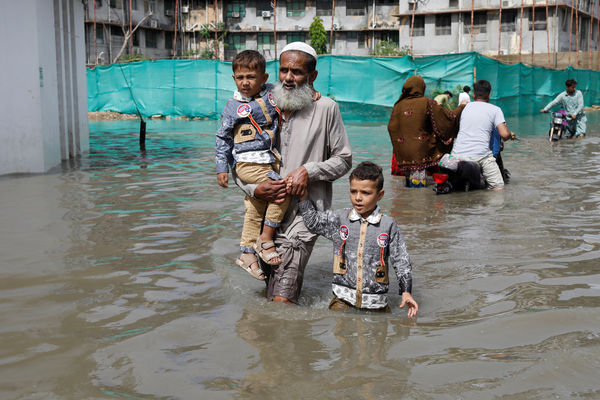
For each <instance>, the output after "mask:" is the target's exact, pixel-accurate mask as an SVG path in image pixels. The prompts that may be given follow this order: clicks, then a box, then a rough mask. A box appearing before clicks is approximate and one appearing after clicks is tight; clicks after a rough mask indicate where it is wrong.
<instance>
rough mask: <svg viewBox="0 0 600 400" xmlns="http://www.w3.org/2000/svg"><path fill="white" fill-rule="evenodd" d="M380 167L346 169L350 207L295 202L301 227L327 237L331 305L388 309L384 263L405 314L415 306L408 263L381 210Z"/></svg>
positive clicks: (396, 233)
mask: <svg viewBox="0 0 600 400" xmlns="http://www.w3.org/2000/svg"><path fill="white" fill-rule="evenodd" d="M383 193H384V190H383V174H382V171H381V167H379V166H378V165H377V164H374V163H372V162H369V161H365V162H362V163H360V164H359V165H358V166H357V167H356V168H355V169H354V171H352V173H351V174H350V201H351V202H352V206H353V208H351V209H349V208H345V209H340V210H335V211H333V210H326V211H317V210H316V209H315V207H314V205H313V203H312V202H311V201H310V200H308V199H307V198H306V196H304V198H302V199H301V200H302V201H301V203H300V204H299V209H300V212H301V213H302V217H303V218H304V223H305V225H306V227H307V228H308V229H309V230H310V231H311V232H313V233H317V234H319V235H322V236H324V237H326V238H328V239H329V240H331V241H333V273H334V275H333V283H332V289H333V294H334V297H333V300H331V303H330V304H329V308H330V309H332V310H340V311H341V310H345V309H348V308H359V309H368V310H376V311H389V305H388V299H387V292H388V288H389V275H388V273H389V264H391V266H392V267H393V268H394V271H395V272H396V277H397V278H398V283H399V285H400V294H401V295H402V301H401V303H400V305H399V307H400V308H403V307H404V306H405V305H407V306H408V316H409V317H414V316H416V315H417V312H418V310H419V306H418V304H417V302H416V301H415V300H414V299H413V297H412V295H411V293H410V292H411V289H412V266H411V263H410V258H409V256H408V252H407V251H406V244H405V243H404V239H403V238H402V234H401V233H400V229H399V227H398V224H397V223H396V221H395V220H394V218H392V217H389V216H387V215H384V214H382V213H381V211H380V209H379V206H378V205H377V203H378V201H379V200H381V198H382V197H383Z"/></svg>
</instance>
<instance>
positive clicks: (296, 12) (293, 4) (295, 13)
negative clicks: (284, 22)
mask: <svg viewBox="0 0 600 400" xmlns="http://www.w3.org/2000/svg"><path fill="white" fill-rule="evenodd" d="M286 8H287V16H288V17H304V11H305V10H306V1H304V0H287V2H286Z"/></svg>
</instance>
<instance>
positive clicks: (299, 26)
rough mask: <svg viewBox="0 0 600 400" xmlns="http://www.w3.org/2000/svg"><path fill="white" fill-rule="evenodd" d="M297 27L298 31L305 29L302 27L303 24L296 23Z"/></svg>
mask: <svg viewBox="0 0 600 400" xmlns="http://www.w3.org/2000/svg"><path fill="white" fill-rule="evenodd" d="M295 28H296V30H297V31H301V30H302V29H304V28H303V27H302V25H296V26H295Z"/></svg>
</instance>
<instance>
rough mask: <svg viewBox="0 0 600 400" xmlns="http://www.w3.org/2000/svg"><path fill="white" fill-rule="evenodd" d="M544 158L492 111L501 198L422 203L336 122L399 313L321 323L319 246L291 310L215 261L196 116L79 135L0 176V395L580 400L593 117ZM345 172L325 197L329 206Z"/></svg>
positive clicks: (599, 260)
mask: <svg viewBox="0 0 600 400" xmlns="http://www.w3.org/2000/svg"><path fill="white" fill-rule="evenodd" d="M588 118H589V125H588V136H587V138H586V139H584V140H577V141H576V140H572V141H563V142H560V143H554V144H550V143H549V142H548V141H547V140H546V136H545V132H546V130H547V126H548V120H549V117H548V116H547V115H541V116H535V117H523V118H521V119H513V120H510V119H509V127H510V128H511V129H512V130H514V131H516V132H517V134H518V135H519V136H520V140H518V141H514V142H509V143H507V144H506V147H505V151H504V153H503V154H504V155H503V158H504V162H505V166H506V167H507V168H508V169H509V170H510V172H511V173H512V176H513V179H512V181H511V183H510V184H509V185H507V186H506V189H505V190H504V191H502V192H486V191H479V192H470V193H453V194H450V195H446V196H436V194H435V193H434V192H433V191H432V190H431V187H428V188H425V189H408V188H405V187H404V186H403V181H402V180H401V179H399V178H396V177H391V176H390V174H389V159H390V155H391V147H390V145H389V138H388V135H387V131H386V122H371V123H354V122H348V123H347V124H346V125H347V129H348V131H349V135H350V141H351V144H352V146H353V150H354V165H356V164H357V163H358V162H360V161H364V160H368V159H370V160H374V161H376V162H378V163H381V164H382V165H383V166H384V167H385V178H386V182H385V190H386V192H385V196H384V198H383V200H382V202H381V206H382V208H383V210H384V211H385V212H387V213H388V214H391V215H392V216H394V217H395V218H396V220H397V221H398V223H399V224H400V226H401V228H402V231H403V233H404V236H405V239H406V242H407V246H408V249H409V252H410V255H411V258H412V262H413V268H414V269H413V274H414V290H413V295H414V297H415V298H416V300H417V301H418V302H419V304H420V311H419V315H418V318H417V319H416V320H411V319H408V318H407V317H406V311H405V310H399V309H398V308H397V307H396V306H397V305H398V303H399V297H398V295H397V289H396V287H397V286H396V285H397V284H396V282H395V280H394V281H393V282H392V286H391V287H392V291H391V293H390V298H391V303H392V306H393V308H394V309H393V310H392V312H391V313H389V314H374V313H368V312H364V313H362V312H350V313H337V312H332V311H329V310H328V309H327V305H328V302H329V300H330V298H331V287H330V278H331V259H330V251H331V250H330V243H329V242H328V241H326V240H325V239H319V241H318V242H317V246H316V248H315V251H314V253H313V256H312V257H311V259H310V261H309V264H308V267H307V271H306V276H305V284H304V289H303V292H302V293H303V294H302V296H301V299H300V302H301V305H300V306H298V307H295V306H291V307H290V306H284V305H280V304H273V303H270V302H267V301H266V299H265V291H264V284H263V283H262V282H259V281H257V280H254V279H253V278H252V277H250V275H248V274H247V273H246V272H244V271H242V270H241V269H240V268H239V267H237V266H235V264H234V260H235V257H236V256H237V253H238V243H239V234H240V231H241V224H242V218H243V211H244V210H243V202H242V199H243V197H242V194H241V192H240V191H239V190H238V189H237V188H235V187H230V188H229V189H222V188H220V187H219V186H218V185H217V183H216V177H215V174H214V172H213V171H214V165H213V154H214V150H213V146H214V131H215V129H216V127H217V122H215V121H197V122H196V121H194V122H187V121H186V122H184V121H149V122H148V132H149V133H148V142H147V154H146V156H145V157H141V156H140V154H139V152H138V150H137V149H138V145H137V140H138V138H137V131H138V122H137V121H132V122H124V121H116V122H90V131H91V138H90V141H91V151H90V154H89V156H86V157H84V158H83V159H82V160H81V162H80V163H79V164H78V165H71V166H65V168H64V170H63V171H62V172H59V173H54V174H44V175H34V176H17V177H3V178H1V179H0V239H1V240H0V266H1V268H0V318H1V321H2V322H1V325H0V398H2V399H107V398H118V399H121V398H122V399H251V400H253V399H280V398H281V399H420V400H422V399H527V400H531V399H550V398H553V399H554V398H555V399H598V398H600V380H599V379H598V377H599V376H600V375H599V373H598V371H599V370H600V308H599V306H600V192H599V190H598V189H599V188H600V118H599V115H594V114H592V113H590V114H589V115H588ZM347 189H348V183H347V178H346V177H344V178H343V179H341V180H339V181H337V182H336V183H335V185H334V193H335V196H336V198H335V201H334V206H335V207H345V206H347V205H348V204H349V203H348V199H347Z"/></svg>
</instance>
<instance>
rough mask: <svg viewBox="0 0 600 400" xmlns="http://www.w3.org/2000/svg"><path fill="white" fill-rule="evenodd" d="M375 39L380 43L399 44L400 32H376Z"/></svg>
mask: <svg viewBox="0 0 600 400" xmlns="http://www.w3.org/2000/svg"><path fill="white" fill-rule="evenodd" d="M375 39H377V41H378V42H384V41H387V42H393V43H396V44H398V43H399V42H400V40H399V39H400V38H399V34H398V31H379V32H375Z"/></svg>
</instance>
